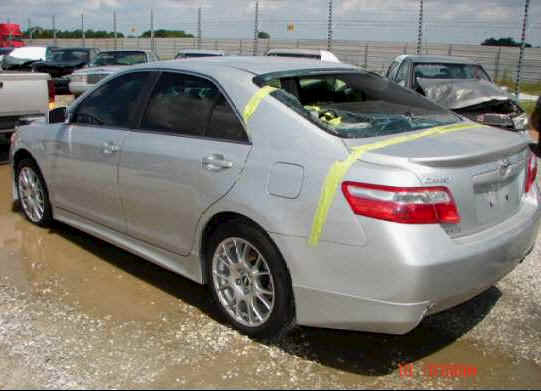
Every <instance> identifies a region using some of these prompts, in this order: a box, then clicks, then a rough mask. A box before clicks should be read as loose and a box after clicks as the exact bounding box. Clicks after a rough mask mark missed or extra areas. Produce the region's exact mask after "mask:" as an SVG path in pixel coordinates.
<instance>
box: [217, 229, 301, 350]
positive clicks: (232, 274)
mask: <svg viewBox="0 0 541 391" xmlns="http://www.w3.org/2000/svg"><path fill="white" fill-rule="evenodd" d="M208 249H209V251H208V253H207V254H208V257H207V258H208V259H207V272H208V276H209V285H210V290H211V291H212V295H213V297H214V299H215V301H216V303H217V305H218V308H219V309H220V311H221V312H222V314H223V315H224V316H225V317H226V318H227V319H228V320H229V322H230V323H231V324H232V325H233V326H234V327H235V328H236V329H237V330H239V331H240V332H242V333H244V334H246V335H248V336H251V337H260V338H272V339H275V338H280V337H282V336H284V335H285V334H287V332H288V331H289V330H290V329H291V328H292V327H293V326H294V323H295V322H294V321H295V305H294V300H293V292H292V287H291V278H290V275H289V272H288V270H287V267H286V264H285V262H284V260H283V258H282V256H281V254H280V252H279V251H278V249H277V248H276V246H275V245H274V243H272V241H271V240H270V238H268V236H267V235H266V234H265V233H264V232H262V231H261V230H260V229H258V228H257V227H255V226H254V225H252V224H250V223H249V222H247V221H245V220H234V221H231V222H228V223H226V224H224V225H222V226H220V227H218V229H217V230H216V232H215V233H214V234H213V235H212V236H211V238H210V243H209V247H208Z"/></svg>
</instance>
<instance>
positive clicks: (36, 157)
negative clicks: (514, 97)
mask: <svg viewBox="0 0 541 391" xmlns="http://www.w3.org/2000/svg"><path fill="white" fill-rule="evenodd" d="M49 122H50V123H49V124H45V123H39V122H35V123H33V124H30V125H27V126H24V127H21V128H19V129H18V130H17V132H16V133H15V135H14V137H13V143H12V145H11V149H10V160H11V165H12V168H13V178H14V180H13V197H14V198H15V199H16V200H18V201H19V203H20V205H21V207H22V208H21V209H22V211H23V212H24V214H25V215H26V217H27V218H28V220H30V221H31V222H33V223H35V224H38V225H41V226H46V225H47V224H49V223H50V222H51V221H52V220H53V219H55V220H59V221H62V222H64V223H67V224H69V225H72V226H74V227H77V228H79V229H81V230H83V231H86V232H88V233H90V234H92V235H95V236H97V237H100V238H102V239H104V240H107V241H109V242H111V243H113V244H116V245H117V246H119V247H121V248H124V249H127V250H128V251H131V252H133V253H134V254H137V255H139V256H141V257H143V258H146V259H148V260H150V261H152V262H155V263H156V264H159V265H161V266H163V267H165V268H167V269H170V270H172V271H174V272H177V273H179V274H181V275H183V276H186V277H188V278H190V279H192V280H194V281H197V282H198V283H201V284H208V285H209V288H210V292H211V294H212V295H213V296H214V298H215V300H216V303H217V306H218V307H219V308H220V310H221V311H222V312H223V313H224V314H225V316H226V317H227V319H228V320H229V321H230V322H231V323H232V324H233V326H234V327H236V328H237V329H239V330H241V331H242V332H244V333H246V334H248V335H253V336H267V337H271V336H280V335H283V334H284V333H285V332H287V331H288V330H289V329H290V328H291V327H292V326H293V325H295V324H300V325H310V326H319V327H330V328H342V329H353V330H362V331H373V332H383V333H392V334H403V333H407V332H408V331H410V330H412V329H413V328H414V327H416V326H417V324H418V323H419V322H420V321H421V320H422V319H423V317H425V316H426V315H428V314H431V313H435V312H438V311H442V310H445V309H447V308H450V307H452V306H455V305H457V304H459V303H462V302H464V301H466V300H469V299H470V298H471V297H473V296H475V295H477V294H479V293H480V292H482V291H483V290H486V289H487V288H489V287H490V286H491V285H492V284H494V283H495V282H497V281H498V280H499V279H501V278H502V277H503V276H504V275H506V274H507V273H509V272H510V271H511V270H513V268H514V267H515V266H516V265H517V263H519V262H520V261H521V260H523V259H524V257H525V256H526V255H527V254H528V252H529V251H531V249H532V246H533V245H534V241H535V238H536V234H537V230H538V226H539V216H540V206H539V205H540V193H539V190H538V188H537V185H536V182H535V177H536V172H537V165H536V159H535V158H534V157H533V155H532V154H531V153H530V151H529V149H528V145H527V142H526V140H525V139H524V138H523V137H521V136H520V135H517V134H513V133H510V132H506V131H502V130H499V129H496V128H491V127H488V126H483V125H480V124H477V123H473V122H470V121H465V120H464V119H462V118H461V117H459V116H457V115H456V114H454V113H452V112H449V111H447V110H445V109H443V108H441V107H440V106H437V105H435V104H433V103H431V102H429V101H428V100H426V99H425V98H423V97H421V96H420V95H418V94H416V93H415V92H413V91H410V90H408V89H405V88H402V87H400V86H398V85H396V84H394V83H392V82H389V81H387V80H386V79H383V78H381V77H379V76H377V75H375V74H372V73H366V72H363V71H359V70H358V69H356V68H354V67H352V66H348V65H345V64H330V63H325V64H323V63H321V62H315V61H303V60H288V59H281V58H271V57H264V58H257V57H253V58H252V57H250V58H243V57H222V58H214V59H201V60H193V61H169V62H159V63H154V64H144V65H140V66H135V67H130V68H129V69H126V70H124V71H122V72H119V73H117V74H115V75H113V76H110V77H109V78H107V79H105V80H103V81H102V82H100V83H99V84H98V85H97V86H96V87H95V88H94V89H92V90H90V91H88V92H86V93H85V94H83V95H82V96H81V97H79V98H78V99H77V100H76V101H75V102H74V103H73V104H72V105H71V106H70V107H69V109H68V110H67V111H63V110H62V109H57V110H55V111H53V112H51V113H50V119H49Z"/></svg>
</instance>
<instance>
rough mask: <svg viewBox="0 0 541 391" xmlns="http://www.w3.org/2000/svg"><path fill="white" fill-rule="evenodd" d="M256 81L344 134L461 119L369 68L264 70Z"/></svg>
mask: <svg viewBox="0 0 541 391" xmlns="http://www.w3.org/2000/svg"><path fill="white" fill-rule="evenodd" d="M312 72H314V71H312ZM254 81H255V83H256V84H258V85H259V86H264V85H270V86H273V87H276V88H279V90H277V91H274V92H272V93H271V95H272V96H274V97H275V98H276V99H278V100H279V101H280V102H282V103H283V104H285V105H286V106H288V107H289V108H291V109H292V110H294V111H296V112H297V113H298V114H300V115H302V116H303V117H304V118H306V119H308V120H310V121H311V122H313V123H314V124H316V125H318V126H319V127H320V128H322V129H323V130H325V131H327V132H329V133H332V134H334V135H336V136H338V137H343V138H365V137H375V136H386V135H390V134H397V133H404V132H409V131H414V130H419V129H425V128H430V127H434V126H440V125H448V124H453V123H456V122H459V121H460V118H459V117H458V116H457V115H455V114H453V113H452V112H450V111H447V110H445V109H443V108H442V107H440V106H437V105H436V104H434V103H432V102H430V101H429V100H427V99H425V98H423V97H422V96H420V95H419V94H417V93H415V92H413V91H411V90H408V89H405V88H402V87H400V86H398V85H396V84H395V83H392V82H390V81H388V80H387V79H383V78H381V77H379V76H377V75H375V74H370V73H360V72H351V71H350V72H347V73H332V74H330V73H324V74H317V73H316V74H312V73H311V72H310V71H307V72H306V71H305V72H297V73H296V74H291V73H289V74H282V75H280V74H279V73H278V74H270V75H261V76H258V77H256V78H255V79H254Z"/></svg>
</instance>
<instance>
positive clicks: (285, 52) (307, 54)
mask: <svg viewBox="0 0 541 391" xmlns="http://www.w3.org/2000/svg"><path fill="white" fill-rule="evenodd" d="M266 55H267V56H277V57H295V58H307V59H312V60H319V61H324V62H340V60H339V59H338V57H336V56H335V55H334V54H332V53H331V52H329V51H328V50H312V49H270V50H269V51H268V52H267V54H266Z"/></svg>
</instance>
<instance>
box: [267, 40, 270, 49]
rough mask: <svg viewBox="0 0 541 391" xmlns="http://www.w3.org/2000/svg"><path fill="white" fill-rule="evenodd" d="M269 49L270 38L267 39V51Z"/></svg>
mask: <svg viewBox="0 0 541 391" xmlns="http://www.w3.org/2000/svg"><path fill="white" fill-rule="evenodd" d="M269 50H270V38H269V39H267V52H268V51H269Z"/></svg>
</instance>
